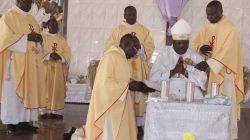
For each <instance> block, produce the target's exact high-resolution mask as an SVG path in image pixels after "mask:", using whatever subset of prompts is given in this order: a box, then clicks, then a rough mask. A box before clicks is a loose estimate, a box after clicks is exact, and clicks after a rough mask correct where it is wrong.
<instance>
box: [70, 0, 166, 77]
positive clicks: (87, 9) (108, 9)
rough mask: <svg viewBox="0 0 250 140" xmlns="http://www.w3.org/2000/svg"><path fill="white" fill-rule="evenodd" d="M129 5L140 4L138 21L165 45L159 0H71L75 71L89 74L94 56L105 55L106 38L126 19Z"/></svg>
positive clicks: (73, 72)
mask: <svg viewBox="0 0 250 140" xmlns="http://www.w3.org/2000/svg"><path fill="white" fill-rule="evenodd" d="M128 5H133V6H135V7H136V8H137V12H138V16H137V17H138V21H139V22H140V23H142V24H144V25H145V26H146V27H147V28H149V29H150V31H151V35H152V36H153V39H154V42H155V45H156V46H157V48H160V46H164V42H165V22H164V21H163V20H162V18H161V15H160V12H159V10H158V7H157V5H156V4H155V0H69V7H68V9H69V11H68V24H67V27H68V34H67V37H68V42H69V45H70V47H71V49H72V54H73V59H72V64H71V68H70V72H71V73H72V74H87V66H88V64H89V62H90V60H92V59H99V58H100V57H101V56H102V53H103V49H104V42H105V40H106V39H107V37H108V36H109V35H110V33H111V31H112V30H113V29H114V28H115V27H116V26H117V25H118V24H119V23H121V21H122V20H123V13H124V8H125V7H126V6H128Z"/></svg>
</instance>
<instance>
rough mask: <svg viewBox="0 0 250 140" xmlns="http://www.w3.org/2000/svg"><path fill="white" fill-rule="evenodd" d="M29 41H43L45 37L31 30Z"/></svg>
mask: <svg viewBox="0 0 250 140" xmlns="http://www.w3.org/2000/svg"><path fill="white" fill-rule="evenodd" d="M28 41H33V42H42V41H43V37H42V35H40V34H38V33H35V32H31V33H30V34H28Z"/></svg>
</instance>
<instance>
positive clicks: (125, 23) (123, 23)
mask: <svg viewBox="0 0 250 140" xmlns="http://www.w3.org/2000/svg"><path fill="white" fill-rule="evenodd" d="M137 24H138V22H135V24H133V25H131V24H128V23H127V22H126V21H123V22H122V25H125V26H131V27H132V26H135V25H137Z"/></svg>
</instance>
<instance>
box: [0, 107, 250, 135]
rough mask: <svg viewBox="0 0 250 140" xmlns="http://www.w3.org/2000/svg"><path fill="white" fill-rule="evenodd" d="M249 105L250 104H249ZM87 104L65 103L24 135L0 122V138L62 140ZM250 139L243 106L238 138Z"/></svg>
mask: <svg viewBox="0 0 250 140" xmlns="http://www.w3.org/2000/svg"><path fill="white" fill-rule="evenodd" d="M249 107H250V106H249ZM87 110H88V105H86V104H66V107H65V113H64V119H63V120H56V121H55V120H44V121H39V122H38V123H37V124H38V125H39V127H40V129H39V133H38V134H34V135H24V136H7V135H6V128H5V126H3V125H1V124H0V140H62V135H63V133H64V132H65V131H68V130H69V129H70V128H71V127H72V126H75V127H81V126H82V124H84V123H85V120H86V115H87ZM249 139H250V109H249V108H243V109H242V112H241V121H240V122H239V140H249Z"/></svg>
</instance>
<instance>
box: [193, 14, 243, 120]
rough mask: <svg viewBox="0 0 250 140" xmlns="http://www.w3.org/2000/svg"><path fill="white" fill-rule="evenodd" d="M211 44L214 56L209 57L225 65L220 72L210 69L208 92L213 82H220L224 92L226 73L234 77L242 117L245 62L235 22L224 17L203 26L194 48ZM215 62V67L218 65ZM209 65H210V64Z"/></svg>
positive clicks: (212, 60) (221, 90) (221, 89)
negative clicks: (243, 61) (241, 105)
mask: <svg viewBox="0 0 250 140" xmlns="http://www.w3.org/2000/svg"><path fill="white" fill-rule="evenodd" d="M204 44H207V45H210V46H212V48H213V51H212V56H211V58H209V60H208V61H210V63H209V64H210V65H211V62H212V64H213V63H214V62H215V63H219V64H220V65H221V66H223V67H222V68H221V69H220V70H219V71H218V73H216V72H214V71H213V69H212V70H210V75H209V82H208V93H210V91H211V90H210V88H211V83H212V82H215V83H217V84H219V93H223V94H226V93H224V90H225V89H224V84H223V82H224V79H225V75H231V77H234V79H233V80H234V84H235V89H236V101H237V105H238V106H237V107H238V108H237V109H238V111H237V112H238V119H240V103H241V102H242V100H243V97H244V85H243V64H242V53H241V47H240V38H239V34H238V32H237V31H236V28H235V27H234V25H233V23H232V22H231V21H230V20H229V19H228V18H227V17H225V16H224V17H222V19H221V20H220V21H219V22H218V23H216V24H211V23H208V24H207V25H205V26H204V28H202V30H201V31H200V32H199V33H198V35H197V36H196V38H195V39H194V41H193V49H194V50H196V51H199V48H200V47H201V45H204ZM215 63H214V66H213V67H215V68H216V67H218V66H217V64H215ZM210 65H209V66H210Z"/></svg>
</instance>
